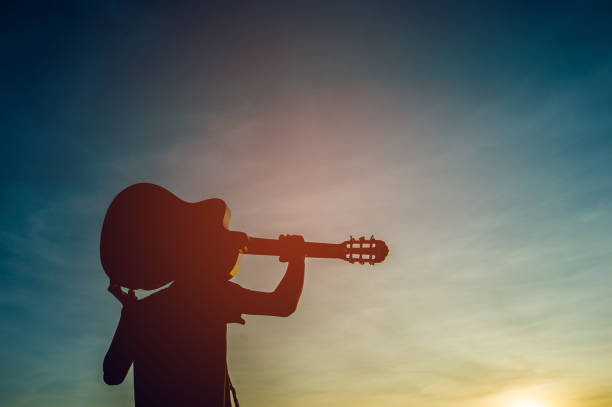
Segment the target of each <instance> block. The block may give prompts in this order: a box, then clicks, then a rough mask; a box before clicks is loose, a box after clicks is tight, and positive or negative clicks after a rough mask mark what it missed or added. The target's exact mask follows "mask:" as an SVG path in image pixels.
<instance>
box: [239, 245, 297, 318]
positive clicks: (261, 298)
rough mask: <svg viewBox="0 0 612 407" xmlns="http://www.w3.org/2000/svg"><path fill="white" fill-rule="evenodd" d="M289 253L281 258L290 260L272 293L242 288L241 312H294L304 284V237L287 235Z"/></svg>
mask: <svg viewBox="0 0 612 407" xmlns="http://www.w3.org/2000/svg"><path fill="white" fill-rule="evenodd" d="M284 239H287V246H288V248H289V249H288V253H287V255H286V256H282V257H281V258H280V259H279V260H280V261H282V262H285V261H288V263H289V264H288V265H287V271H286V272H285V275H284V277H283V279H282V280H281V281H280V283H279V284H278V286H277V287H276V289H275V290H274V291H272V292H270V293H266V292H261V291H253V290H247V289H244V288H242V289H241V290H240V298H239V299H238V301H239V303H240V312H241V313H244V314H253V315H273V316H279V317H287V316H289V315H291V314H293V313H294V312H295V310H296V308H297V305H298V303H299V301H300V296H301V295H302V288H303V286H304V269H305V267H304V249H303V243H304V238H302V236H287V237H284Z"/></svg>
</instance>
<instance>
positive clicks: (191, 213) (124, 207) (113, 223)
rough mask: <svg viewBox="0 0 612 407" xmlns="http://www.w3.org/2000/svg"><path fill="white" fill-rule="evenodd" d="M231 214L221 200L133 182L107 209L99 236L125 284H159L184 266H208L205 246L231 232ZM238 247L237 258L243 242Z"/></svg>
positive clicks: (108, 262) (105, 261)
mask: <svg viewBox="0 0 612 407" xmlns="http://www.w3.org/2000/svg"><path fill="white" fill-rule="evenodd" d="M230 216H231V214H230V210H229V208H228V207H227V205H226V204H225V202H224V201H223V200H221V199H216V198H215V199H207V200H204V201H201V202H194V203H190V202H185V201H183V200H181V199H179V198H178V197H176V196H175V195H174V194H172V193H171V192H170V191H168V190H166V189H164V188H162V187H160V186H158V185H154V184H148V183H141V184H135V185H132V186H130V187H128V188H126V189H124V190H123V191H121V192H120V193H119V194H118V195H117V196H116V197H115V199H114V200H113V201H112V203H111V204H110V207H109V208H108V211H107V212H106V216H105V218H104V224H103V226H102V235H101V237H100V259H101V261H102V267H103V268H104V271H105V272H106V274H107V275H108V276H109V277H110V280H111V281H112V282H114V283H117V284H119V285H121V286H123V287H127V288H132V289H145V290H152V289H156V288H159V287H161V286H163V285H165V284H167V283H169V282H170V281H173V280H174V279H175V278H176V275H177V273H179V272H181V271H183V270H194V269H196V268H201V267H203V266H204V262H205V261H206V259H205V258H204V256H203V247H214V246H215V243H216V242H218V240H219V238H220V236H221V235H224V234H227V232H229V231H228V230H227V227H228V226H229V221H230ZM233 251H234V253H235V257H236V258H234V259H233V262H234V263H235V261H236V259H237V256H238V247H235V248H234V250H233ZM230 262H231V261H230Z"/></svg>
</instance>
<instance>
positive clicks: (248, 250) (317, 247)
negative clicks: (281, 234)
mask: <svg viewBox="0 0 612 407" xmlns="http://www.w3.org/2000/svg"><path fill="white" fill-rule="evenodd" d="M304 248H305V252H306V257H318V258H326V259H344V256H345V255H344V248H343V245H342V244H338V243H317V242H304ZM282 249H283V246H282V244H281V243H280V242H279V240H278V239H263V238H259V237H249V240H248V242H247V246H246V247H245V248H244V249H243V250H242V253H244V254H259V255H267V256H280V255H282V254H283V253H282Z"/></svg>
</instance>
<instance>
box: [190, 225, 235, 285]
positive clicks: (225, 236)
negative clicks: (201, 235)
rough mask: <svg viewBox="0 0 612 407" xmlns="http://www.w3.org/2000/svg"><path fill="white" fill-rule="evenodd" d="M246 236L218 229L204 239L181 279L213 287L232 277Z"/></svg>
mask: <svg viewBox="0 0 612 407" xmlns="http://www.w3.org/2000/svg"><path fill="white" fill-rule="evenodd" d="M246 243H247V235H246V234H245V233H243V232H235V231H230V230H228V229H226V228H220V229H218V230H216V231H215V232H214V233H211V234H210V236H209V237H208V238H207V239H205V241H204V242H203V244H202V245H201V248H200V249H199V250H198V253H197V259H195V264H194V266H193V267H190V268H189V270H185V271H184V272H183V273H181V274H183V275H182V279H184V280H187V281H188V282H189V283H192V284H203V285H211V284H212V285H214V284H216V283H220V282H223V281H227V280H229V279H231V278H232V277H234V276H235V275H236V273H237V272H238V269H239V267H240V261H241V258H242V253H240V249H242V248H243V247H245V246H246Z"/></svg>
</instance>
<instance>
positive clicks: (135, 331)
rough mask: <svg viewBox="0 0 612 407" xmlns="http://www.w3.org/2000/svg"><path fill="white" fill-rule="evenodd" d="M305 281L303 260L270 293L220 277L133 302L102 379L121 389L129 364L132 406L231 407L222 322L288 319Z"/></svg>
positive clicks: (299, 258)
mask: <svg viewBox="0 0 612 407" xmlns="http://www.w3.org/2000/svg"><path fill="white" fill-rule="evenodd" d="M298 240H300V241H302V242H303V239H301V238H298ZM230 277H231V276H230ZM303 279H304V256H303V253H302V254H301V255H297V256H294V257H293V258H292V259H291V261H290V264H289V267H288V269H287V273H286V274H285V277H284V278H283V280H282V281H281V283H280V284H279V286H278V287H277V289H276V290H275V291H274V292H272V293H263V292H258V291H251V290H247V289H244V288H242V287H241V286H239V285H237V284H235V283H232V282H230V281H228V279H227V277H225V278H223V279H218V280H214V281H211V280H207V281H203V282H201V283H200V284H198V282H197V281H194V280H183V281H181V282H175V283H173V284H172V285H171V286H170V287H168V288H166V289H164V290H161V291H158V292H156V293H154V294H152V295H150V296H148V297H146V298H144V299H142V300H138V301H132V302H131V303H129V305H127V306H124V309H123V311H122V315H121V320H120V322H119V326H118V327H117V331H116V333H115V336H114V338H113V342H112V343H111V346H110V349H109V351H108V352H107V355H106V358H105V360H104V380H105V381H106V383H108V384H118V383H121V382H122V381H123V379H124V378H125V375H126V374H127V371H128V369H129V367H130V365H131V363H132V362H133V363H134V393H135V396H134V399H135V403H136V406H137V407H150V406H217V407H225V406H229V405H230V397H229V383H228V380H229V378H228V375H227V365H226V354H227V350H226V325H227V323H230V322H238V323H244V320H242V318H241V314H260V315H276V316H287V315H289V314H291V313H292V312H293V311H294V310H295V307H296V306H297V302H298V301H299V297H300V294H301V291H302V285H303Z"/></svg>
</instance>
